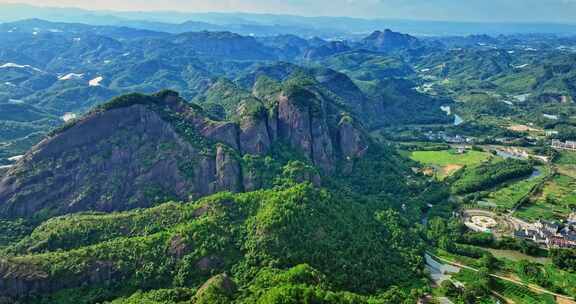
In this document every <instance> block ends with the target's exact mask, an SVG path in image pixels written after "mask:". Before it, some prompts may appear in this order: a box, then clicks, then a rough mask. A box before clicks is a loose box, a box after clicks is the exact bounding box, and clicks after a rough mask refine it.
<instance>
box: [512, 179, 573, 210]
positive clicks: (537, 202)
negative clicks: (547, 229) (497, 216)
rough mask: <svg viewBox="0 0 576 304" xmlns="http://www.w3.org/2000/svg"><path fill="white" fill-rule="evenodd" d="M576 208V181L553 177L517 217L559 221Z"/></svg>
mask: <svg viewBox="0 0 576 304" xmlns="http://www.w3.org/2000/svg"><path fill="white" fill-rule="evenodd" d="M574 207H576V179H574V178H572V177H570V176H566V175H563V174H557V175H555V176H554V177H553V178H552V179H551V180H549V181H547V182H546V183H545V184H544V187H543V189H542V192H541V193H540V194H539V195H538V197H536V198H535V199H534V200H533V201H532V202H531V203H528V204H526V205H525V206H524V207H523V208H521V209H520V210H518V213H517V216H519V217H521V218H524V219H528V220H532V221H533V220H537V219H541V218H544V219H548V220H554V219H555V220H560V219H564V218H566V217H567V216H568V215H569V214H570V212H572V209H573V208H574Z"/></svg>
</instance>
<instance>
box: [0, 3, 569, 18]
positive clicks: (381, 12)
mask: <svg viewBox="0 0 576 304" xmlns="http://www.w3.org/2000/svg"><path fill="white" fill-rule="evenodd" d="M3 2H4V3H8V2H19V3H29V4H35V5H45V6H73V7H81V8H88V9H113V10H178V11H192V12H194V11H227V12H237V11H243V12H268V13H278V14H280V13H285V14H298V15H332V16H362V17H370V18H374V17H382V18H406V19H428V20H431V19H436V20H438V19H440V20H468V21H546V22H576V21H574V19H575V16H576V0H204V1H198V0H144V1H136V0H19V1H18V0H17V1H12V0H0V3H3Z"/></svg>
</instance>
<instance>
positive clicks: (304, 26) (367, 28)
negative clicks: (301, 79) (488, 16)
mask: <svg viewBox="0 0 576 304" xmlns="http://www.w3.org/2000/svg"><path fill="white" fill-rule="evenodd" d="M30 18H40V19H45V20H49V21H57V22H78V23H87V24H94V25H116V26H128V27H134V28H140V29H147V30H153V31H164V32H171V33H181V32H187V31H202V30H209V31H231V32H235V33H239V34H243V35H257V36H267V35H278V34H296V35H301V36H304V37H312V36H319V37H323V38H335V37H340V38H347V37H351V36H357V35H366V34H369V33H371V32H373V31H374V30H377V29H383V28H393V29H394V30H397V31H401V32H405V33H410V34H413V35H427V36H430V35H431V36H441V35H470V34H491V35H498V34H518V33H555V34H570V33H574V30H575V29H576V24H571V23H564V24H563V23H558V22H550V23H547V22H542V21H539V22H529V21H522V22H501V21H496V22H465V21H427V20H402V19H362V18H351V17H301V16H296V15H282V14H253V13H185V12H176V11H174V12H169V11H166V12H154V11H152V12H118V11H90V10H82V9H77V8H44V7H35V6H29V5H22V4H2V3H0V21H3V22H10V21H17V20H22V19H30Z"/></svg>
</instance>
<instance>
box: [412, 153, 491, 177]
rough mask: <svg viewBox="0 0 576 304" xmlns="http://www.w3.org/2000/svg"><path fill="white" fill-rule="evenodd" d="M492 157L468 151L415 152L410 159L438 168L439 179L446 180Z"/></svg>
mask: <svg viewBox="0 0 576 304" xmlns="http://www.w3.org/2000/svg"><path fill="white" fill-rule="evenodd" d="M490 157H491V155H490V154H489V153H486V152H480V151H466V153H463V154H458V153H456V150H453V149H451V150H442V151H413V152H412V153H410V158H411V159H413V160H415V161H417V162H419V163H421V164H423V165H426V166H432V167H434V168H436V170H437V173H438V178H439V179H444V178H446V177H448V176H450V175H451V174H453V173H454V172H456V171H458V170H459V169H461V168H462V167H464V166H476V165H478V164H480V163H482V162H484V161H486V160H488V159H490Z"/></svg>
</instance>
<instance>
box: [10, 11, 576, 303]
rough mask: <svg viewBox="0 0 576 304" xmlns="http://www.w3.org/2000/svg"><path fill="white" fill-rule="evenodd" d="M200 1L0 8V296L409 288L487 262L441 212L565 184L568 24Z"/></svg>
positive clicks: (113, 298) (571, 117)
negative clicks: (365, 16) (195, 8)
mask: <svg viewBox="0 0 576 304" xmlns="http://www.w3.org/2000/svg"><path fill="white" fill-rule="evenodd" d="M142 14H144V13H142ZM0 15H1V14H0ZM144 15H145V14H144ZM204 17H205V18H208V19H210V18H212V19H210V20H198V21H183V22H182V23H178V24H166V23H162V22H159V21H157V20H156V21H154V20H149V21H140V20H137V19H131V20H129V21H127V20H120V19H119V20H117V21H118V23H114V24H116V25H111V24H110V23H105V22H104V24H103V25H88V24H82V23H59V22H50V21H45V20H41V19H28V20H21V21H16V22H10V23H5V24H0V303H22V304H24V303H31V304H32V303H34V304H35V303H42V304H44V303H45V304H49V303H55V304H60V303H75V304H76V303H116V304H120V303H126V304H131V303H146V304H147V303H151V304H152V303H153V304H176V303H182V304H184V303H187V304H192V303H193V304H200V303H222V304H224V303H350V304H352V303H366V304H368V303H371V304H376V303H377V304H412V303H417V301H419V300H424V299H426V297H425V295H428V296H431V294H432V295H434V293H432V292H431V290H430V288H431V286H432V285H433V284H436V282H434V283H432V281H433V278H432V277H431V275H430V273H429V271H430V267H428V270H427V269H426V266H425V264H426V261H425V253H426V252H428V253H429V252H431V251H433V250H437V249H438V248H441V249H442V250H446V251H441V252H440V253H442V254H446V255H448V254H458V253H462V252H464V253H467V254H468V255H469V257H468V259H467V260H464V261H465V262H468V261H469V260H470V257H473V258H474V260H479V261H482V263H484V261H485V260H486V259H488V258H489V257H491V254H489V253H482V254H478V252H479V250H480V249H476V248H472V249H470V248H468V247H463V246H462V244H456V242H464V241H463V240H468V238H469V239H472V240H475V239H476V238H479V239H481V238H484V236H477V235H473V236H469V235H468V234H466V232H465V229H466V228H464V226H463V225H462V224H461V223H460V222H458V221H457V220H456V219H452V220H450V222H449V223H448V224H445V222H446V220H445V219H447V218H449V217H450V216H452V215H456V214H460V213H458V212H454V211H456V209H457V207H459V206H462V205H464V204H477V203H478V204H479V203H486V204H492V201H490V202H483V201H482V202H481V201H480V198H483V199H486V200H489V199H493V197H492V196H496V194H494V195H493V193H491V192H495V191H503V192H504V195H497V196H498V197H505V198H507V199H508V198H510V197H512V195H511V194H509V193H508V192H506V191H512V190H509V188H508V187H510V188H512V187H515V185H516V184H515V183H517V182H518V183H524V184H522V189H524V188H530V190H529V191H530V193H528V194H525V195H523V197H524V198H527V197H529V196H530V195H536V194H538V195H540V192H538V191H548V190H542V189H547V188H546V187H547V186H548V183H551V182H553V181H554V178H556V177H558V176H562V178H564V177H566V176H567V177H566V179H569V178H570V177H569V176H570V174H571V173H570V172H572V171H570V170H573V167H571V166H573V163H571V162H573V161H572V159H571V158H570V157H568V156H566V155H564V154H562V152H554V151H552V149H550V148H549V147H548V146H547V145H549V144H550V142H552V140H553V139H554V140H555V139H562V140H570V139H576V137H574V136H576V135H574V134H576V120H575V117H576V110H575V108H574V105H573V103H574V100H575V98H576V89H575V88H576V74H575V72H574V71H576V69H575V68H576V66H575V59H576V57H575V53H574V52H575V51H576V40H575V39H574V38H572V37H569V36H563V37H558V36H554V35H536V34H530V35H500V36H488V35H472V36H446V37H431V36H413V35H409V34H404V33H399V32H394V31H392V30H389V29H385V28H383V29H376V28H374V27H373V26H369V24H371V23H369V22H368V23H366V24H360V25H359V24H356V26H357V27H360V28H369V29H370V30H369V31H367V32H366V33H365V32H363V31H362V32H357V33H349V34H347V35H342V36H341V35H336V34H334V35H331V34H332V32H330V31H329V30H327V29H326V28H323V27H321V26H320V25H326V23H324V22H327V21H326V20H332V21H337V20H340V21H342V20H341V19H338V18H334V19H332V18H327V19H324V18H310V19H306V22H305V25H306V26H303V27H301V26H300V25H302V22H304V21H303V20H301V19H298V18H293V19H291V18H290V16H283V17H282V18H280V17H274V16H272V15H271V16H267V17H265V16H251V15H243V17H245V18H248V19H249V20H253V21H254V20H256V19H257V20H260V21H259V22H256V21H254V22H252V23H233V24H224V22H222V23H218V22H214V20H216V19H218V18H223V19H226V18H228V17H229V16H220V15H206V16H204ZM86 18H88V17H86ZM93 18H96V17H94V16H93ZM254 18H255V19H254ZM259 18H260V19H259ZM261 18H264V19H266V18H271V19H270V20H268V19H266V20H267V21H266V22H268V23H270V22H273V21H274V20H279V22H280V21H282V20H285V19H284V18H287V19H286V20H292V21H293V22H294V24H290V25H287V24H285V23H284V22H281V24H280V25H278V26H277V27H276V28H274V29H272V25H270V24H268V23H266V22H264V21H262V19H261ZM275 18H278V19H275ZM248 19H247V20H248ZM311 20H316V21H317V22H322V23H321V24H319V25H318V27H317V28H314V29H311V28H310V27H309V26H310V23H309V22H312V21H311ZM209 21H210V22H209ZM262 22H263V23H266V24H263V23H262ZM350 22H352V23H354V22H353V21H350ZM99 24H100V23H99ZM118 24H122V26H119V25H118ZM299 24H300V25H299ZM127 25H129V26H131V27H126V26H127ZM435 26H439V27H441V24H435ZM295 28H298V30H296V29H295ZM335 28H336V29H339V28H340V25H338V26H335ZM340 30H341V29H340ZM318 32H321V33H323V34H324V35H321V36H322V38H319V37H316V36H314V35H313V34H315V33H318ZM336 32H339V31H336ZM270 33H274V34H278V35H269V34H270ZM303 33H305V34H303ZM554 142H555V143H557V142H556V141H554ZM499 145H502V147H501V146H499ZM504 145H510V146H504ZM495 147H496V148H495ZM518 147H524V148H526V149H527V151H529V152H530V153H532V154H533V155H530V157H534V158H535V159H533V160H531V161H520V160H503V159H502V158H504V157H507V156H501V154H502V155H508V154H510V155H512V156H510V157H511V158H522V157H524V155H528V152H526V151H520V150H518V149H517V148H518ZM483 149H484V150H483ZM493 149H496V150H493ZM497 149H501V150H497ZM528 149H529V150H528ZM417 150H421V151H417ZM417 152H418V153H417ZM488 152H492V153H488ZM428 153H430V155H437V156H428V155H429V154H428ZM537 154H538V155H537ZM540 154H541V155H540ZM518 155H520V156H518ZM408 156H410V158H408ZM527 157H528V156H527ZM548 157H549V158H548ZM555 157H559V158H560V159H561V160H562V161H563V162H565V163H567V164H566V165H565V166H562V167H558V168H554V165H555V163H554V162H555V161H556V160H555ZM454 160H456V161H454ZM452 161H454V162H455V163H452ZM425 162H428V163H425ZM436 163H440V164H441V165H439V164H436ZM566 172H568V173H566ZM548 174H549V175H548ZM563 174H564V175H566V176H564V175H563ZM540 175H542V176H540ZM536 181H538V182H539V183H540V184H539V185H535V184H531V183H532V182H534V183H535V182H536ZM561 182H562V183H563V184H562V185H560V186H556V185H554V187H556V188H555V189H564V188H562V187H565V188H567V189H568V188H570V185H572V184H570V183H569V182H566V181H565V180H561ZM526 185H528V186H526ZM561 186H562V187H561ZM519 188H521V187H517V188H513V189H519ZM526 191H528V190H526ZM566 191H567V192H568V190H566ZM566 196H569V194H566ZM524 198H522V199H524ZM546 201H551V202H556V200H555V198H553V197H551V198H548V197H547V198H546ZM512 204H513V203H512ZM557 205H558V206H560V204H557ZM558 206H557V207H558ZM559 208H560V207H559ZM561 211H564V210H561ZM429 218H430V219H431V224H428V223H429ZM441 218H442V219H441ZM442 225H444V226H442ZM502 243H503V244H504V243H505V242H502ZM498 244H500V243H498ZM506 244H508V243H505V244H504V245H506ZM522 244H523V243H522ZM504 245H502V246H504ZM508 245H509V246H512V245H514V246H516V245H517V244H516V243H514V244H512V245H510V244H508ZM518 246H520V245H518ZM462 248H464V249H462ZM470 252H471V253H470ZM566 256H568V255H566ZM480 257H482V258H481V259H480ZM428 263H429V264H430V262H429V261H428ZM493 264H495V262H494V263H493ZM502 265H508V264H504V263H503V264H502ZM506 267H508V266H506ZM487 271H488V270H486V271H485V270H483V269H482V271H480V272H479V274H478V275H482V274H486V277H489V275H487V274H488V273H489V272H487ZM444 275H445V274H442V276H444ZM463 276H464V275H463ZM468 279H470V278H468ZM479 282H480V283H479V284H484V283H485V281H482V280H480V281H479ZM485 285H488V284H485ZM435 287H438V286H435ZM473 287H474V286H473ZM442 288H444V287H442ZM455 288H456V287H455ZM458 288H460V287H458ZM458 288H456V290H457V292H456V291H455V294H456V295H457V296H453V297H452V298H451V299H454V298H457V299H462V298H466V299H467V300H466V301H468V302H462V303H476V301H480V299H482V301H484V300H486V299H487V298H489V295H490V294H491V293H490V292H488V291H489V289H486V290H480V291H479V290H478V289H477V288H476V289H474V288H471V287H470V286H469V284H468V283H467V285H466V286H463V287H461V288H460V289H458ZM486 288H487V287H486ZM565 288H567V287H565ZM567 290H568V289H567ZM435 292H436V291H435ZM442 292H444V291H442ZM482 292H484V293H485V294H484V293H482ZM558 292H562V290H560V289H559V291H558ZM470 299H472V300H470ZM482 303H492V302H482ZM518 303H521V302H518Z"/></svg>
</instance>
